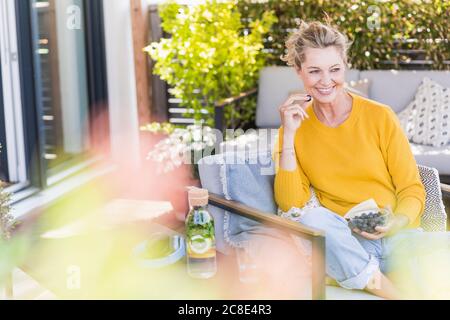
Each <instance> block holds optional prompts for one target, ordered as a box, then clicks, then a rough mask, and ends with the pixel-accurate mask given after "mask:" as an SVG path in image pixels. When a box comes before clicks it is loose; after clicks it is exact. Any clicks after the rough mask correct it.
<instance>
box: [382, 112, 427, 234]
mask: <svg viewBox="0 0 450 320" xmlns="http://www.w3.org/2000/svg"><path fill="white" fill-rule="evenodd" d="M386 109H387V113H386V114H387V117H386V119H385V123H384V127H383V128H382V132H381V147H382V152H383V156H384V159H385V162H386V166H387V169H388V171H389V173H390V175H391V178H392V183H393V184H394V186H395V190H396V197H397V206H396V207H395V208H394V214H396V216H398V217H400V219H399V221H398V223H399V225H402V224H403V225H405V224H406V226H408V227H418V226H420V217H421V215H422V213H423V209H424V206H425V188H424V186H423V184H422V181H421V179H420V174H419V170H418V168H417V163H416V160H415V158H414V155H413V153H412V151H411V146H410V144H409V141H408V138H407V137H406V135H405V133H404V132H403V129H402V127H401V126H400V122H399V121H398V118H397V115H396V114H395V113H394V111H392V110H391V109H389V108H386ZM401 215H403V216H405V217H406V218H407V220H406V218H405V217H403V218H402V216H401Z"/></svg>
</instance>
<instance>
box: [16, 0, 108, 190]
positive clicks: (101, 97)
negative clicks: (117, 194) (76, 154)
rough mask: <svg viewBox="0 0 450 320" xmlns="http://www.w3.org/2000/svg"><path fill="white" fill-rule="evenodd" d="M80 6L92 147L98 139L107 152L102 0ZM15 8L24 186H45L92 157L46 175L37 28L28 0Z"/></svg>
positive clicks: (106, 93) (39, 187)
mask: <svg viewBox="0 0 450 320" xmlns="http://www.w3.org/2000/svg"><path fill="white" fill-rule="evenodd" d="M83 6H84V11H83V13H84V17H83V21H84V25H83V28H85V30H86V58H87V65H88V72H87V82H88V83H87V85H88V101H89V118H90V119H89V122H90V128H91V129H90V135H91V142H92V147H93V148H96V147H97V145H98V144H99V143H100V142H101V143H102V145H101V147H102V154H105V155H106V156H109V154H110V141H109V116H108V90H107V88H108V83H107V70H106V51H105V36H104V19H103V0H83ZM15 9H16V25H17V43H18V53H19V54H18V59H19V65H20V71H19V72H20V84H21V88H20V89H21V90H20V91H21V95H22V112H23V115H24V117H23V128H24V135H25V143H24V144H25V154H26V167H27V169H28V173H29V174H28V178H29V181H30V183H29V185H28V187H34V188H37V189H46V188H47V187H49V186H51V185H53V184H56V183H59V182H61V181H62V180H64V179H66V178H69V177H71V176H73V175H75V174H77V173H78V172H80V171H82V170H84V169H85V168H86V167H87V166H88V165H89V164H92V163H93V161H92V160H93V159H88V160H87V161H86V165H85V166H84V165H83V163H79V164H76V165H74V166H72V167H70V168H68V169H67V172H61V173H59V174H58V176H57V177H53V178H50V177H49V176H48V173H49V172H48V169H47V167H46V160H45V148H44V143H45V136H44V131H43V130H44V123H43V120H42V114H43V109H42V104H41V101H42V99H40V97H39V90H38V85H39V84H38V83H37V82H36V79H40V77H39V74H40V70H39V63H38V62H39V61H38V58H37V56H36V55H35V54H34V50H33V49H34V43H33V41H34V39H35V37H34V36H35V35H34V34H33V32H36V30H38V29H37V28H36V21H35V20H34V15H33V14H32V11H31V9H32V8H31V1H29V0H26V1H16V7H15ZM100 115H101V117H100ZM93 121H95V127H94V126H93V125H92V124H93ZM74 168H75V169H76V168H78V170H74Z"/></svg>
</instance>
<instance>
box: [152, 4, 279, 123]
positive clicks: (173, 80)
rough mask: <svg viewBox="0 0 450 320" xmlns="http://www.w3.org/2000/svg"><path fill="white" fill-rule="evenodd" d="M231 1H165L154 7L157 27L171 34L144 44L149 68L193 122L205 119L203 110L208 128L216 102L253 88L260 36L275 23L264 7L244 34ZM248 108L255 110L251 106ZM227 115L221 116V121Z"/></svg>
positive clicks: (259, 58)
mask: <svg viewBox="0 0 450 320" xmlns="http://www.w3.org/2000/svg"><path fill="white" fill-rule="evenodd" d="M236 4H237V1H225V2H218V1H215V0H212V1H206V2H205V3H203V4H200V5H196V6H183V5H180V4H177V3H176V2H173V1H171V2H166V3H164V4H162V5H160V7H159V10H160V16H161V19H162V24H161V26H162V28H163V30H164V31H165V32H167V33H169V34H170V35H171V37H170V38H168V39H166V38H164V39H161V40H160V41H159V42H157V43H156V42H154V43H152V44H150V45H149V46H148V47H147V48H145V51H146V52H147V53H148V54H149V55H150V57H151V58H152V59H153V60H155V61H156V64H155V66H154V71H153V72H154V73H155V74H157V75H159V76H160V77H161V79H163V80H165V81H166V82H167V83H168V84H169V85H170V86H172V87H173V88H172V89H171V90H170V92H171V93H172V94H173V95H174V96H175V97H176V98H179V99H181V100H182V102H181V106H185V107H188V108H191V109H192V110H193V114H192V116H193V117H194V118H195V119H196V120H200V119H202V118H203V117H204V115H203V113H202V109H206V110H207V111H208V112H209V114H210V115H209V116H208V117H207V119H206V124H207V125H209V126H212V125H213V117H211V114H212V112H213V106H214V103H215V102H216V101H219V100H221V99H224V98H228V97H230V96H234V95H237V94H239V93H241V92H243V91H245V90H248V89H250V88H253V87H254V86H256V81H257V78H258V71H259V70H260V69H261V68H262V67H263V66H264V65H265V53H264V52H263V51H262V49H263V47H264V45H263V37H264V35H265V34H266V33H267V32H269V30H270V28H271V26H272V25H273V23H274V22H276V18H275V16H274V14H273V13H272V12H271V11H270V10H268V11H266V12H264V13H263V14H262V15H261V16H260V18H258V19H257V20H255V21H253V22H252V23H251V25H250V28H249V29H250V30H249V31H247V32H244V33H243V32H242V31H243V25H242V23H241V15H240V13H239V12H238V11H237V9H236ZM250 108H253V109H255V105H253V106H250ZM233 116H234V117H239V114H234V115H233ZM246 116H249V115H246ZM230 117H231V116H230V115H229V114H226V119H229V118H230ZM241 117H244V115H241ZM250 117H251V115H250ZM244 120H245V119H244Z"/></svg>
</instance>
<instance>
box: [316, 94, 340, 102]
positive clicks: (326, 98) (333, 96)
mask: <svg viewBox="0 0 450 320" xmlns="http://www.w3.org/2000/svg"><path fill="white" fill-rule="evenodd" d="M336 97H337V95H336V94H330V95H326V96H324V95H315V96H314V97H313V98H314V100H316V101H317V102H318V103H321V104H323V103H331V102H333V101H334V100H336Z"/></svg>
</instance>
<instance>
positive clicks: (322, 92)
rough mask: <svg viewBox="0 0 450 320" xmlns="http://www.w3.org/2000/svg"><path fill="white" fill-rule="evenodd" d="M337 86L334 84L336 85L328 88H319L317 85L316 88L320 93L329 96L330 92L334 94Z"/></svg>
mask: <svg viewBox="0 0 450 320" xmlns="http://www.w3.org/2000/svg"><path fill="white" fill-rule="evenodd" d="M335 88H336V86H335V85H334V86H331V87H326V88H323V87H321V88H317V87H315V88H314V89H316V91H317V92H318V93H319V94H321V95H323V96H328V95H330V94H332V93H333V92H334V90H335Z"/></svg>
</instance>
